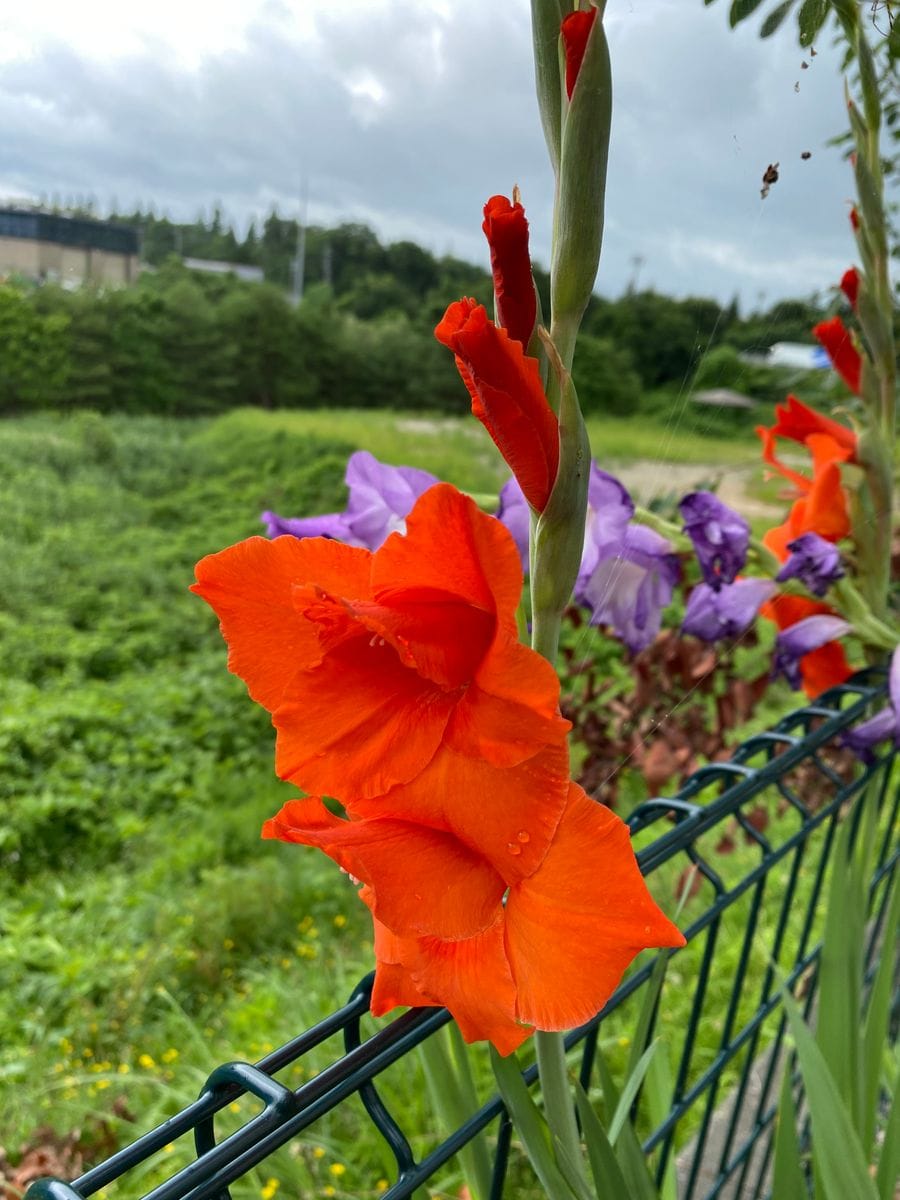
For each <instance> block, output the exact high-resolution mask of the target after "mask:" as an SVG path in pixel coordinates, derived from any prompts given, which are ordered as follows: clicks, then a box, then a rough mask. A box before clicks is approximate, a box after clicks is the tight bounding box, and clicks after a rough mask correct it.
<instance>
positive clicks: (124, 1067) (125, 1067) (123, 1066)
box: [116, 1063, 131, 1075]
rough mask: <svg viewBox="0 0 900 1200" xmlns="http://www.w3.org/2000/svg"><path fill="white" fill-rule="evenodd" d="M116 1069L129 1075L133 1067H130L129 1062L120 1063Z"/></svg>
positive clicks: (122, 1073)
mask: <svg viewBox="0 0 900 1200" xmlns="http://www.w3.org/2000/svg"><path fill="white" fill-rule="evenodd" d="M116 1070H117V1071H118V1072H119V1074H120V1075H127V1074H128V1072H129V1071H130V1070H131V1067H129V1065H128V1063H119V1065H118V1067H117V1068H116Z"/></svg>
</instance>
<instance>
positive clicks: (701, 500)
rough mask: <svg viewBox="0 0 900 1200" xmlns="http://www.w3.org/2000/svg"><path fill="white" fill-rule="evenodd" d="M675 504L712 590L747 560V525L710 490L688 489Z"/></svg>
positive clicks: (727, 579)
mask: <svg viewBox="0 0 900 1200" xmlns="http://www.w3.org/2000/svg"><path fill="white" fill-rule="evenodd" d="M678 507H679V509H680V511H681V516H682V519H683V520H684V530H685V533H686V534H687V535H688V537H689V538H690V539H691V541H692V542H693V543H694V550H695V551H696V552H697V559H698V561H699V563H700V570H701V571H702V572H703V578H704V579H705V581H706V582H707V583H708V584H709V586H710V587H711V588H712V589H713V590H714V591H718V589H719V588H720V587H722V586H723V584H727V583H733V582H734V580H735V577H736V576H737V573H738V571H740V570H741V569H742V568H743V566H744V563H745V562H746V561H747V547H748V546H749V544H750V526H749V525H748V524H747V522H746V521H745V520H744V518H743V517H742V516H741V515H740V513H736V512H735V511H734V509H732V508H729V507H728V505H727V504H723V503H722V501H721V500H720V499H719V497H718V496H716V495H714V494H713V493H712V492H691V494H690V495H689V496H685V497H684V499H683V500H682V501H681V503H680V504H679V505H678Z"/></svg>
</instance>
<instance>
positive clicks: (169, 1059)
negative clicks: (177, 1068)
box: [162, 1046, 178, 1063]
mask: <svg viewBox="0 0 900 1200" xmlns="http://www.w3.org/2000/svg"><path fill="white" fill-rule="evenodd" d="M177 1057H178V1051H177V1050H176V1049H175V1047H174V1046H170V1047H169V1049H168V1050H163V1052H162V1060H163V1062H164V1063H173V1062H174V1061H175V1059H176V1058H177Z"/></svg>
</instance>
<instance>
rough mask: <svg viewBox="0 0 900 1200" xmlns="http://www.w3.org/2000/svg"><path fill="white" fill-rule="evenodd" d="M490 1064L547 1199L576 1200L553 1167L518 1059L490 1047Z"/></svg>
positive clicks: (542, 1124)
mask: <svg viewBox="0 0 900 1200" xmlns="http://www.w3.org/2000/svg"><path fill="white" fill-rule="evenodd" d="M491 1065H492V1066H493V1068H494V1076H495V1078H496V1080H497V1086H498V1087H499V1089H500V1095H501V1096H502V1097H503V1103H504V1104H505V1105H506V1107H507V1108H508V1109H509V1115H510V1117H511V1118H512V1122H513V1124H514V1125H515V1127H516V1130H517V1131H518V1134H519V1137H520V1138H521V1139H522V1144H523V1145H524V1147H525V1150H526V1152H527V1154H528V1158H529V1160H530V1161H531V1165H532V1166H533V1167H534V1170H535V1174H536V1175H537V1177H538V1179H539V1180H540V1181H541V1184H542V1185H543V1188H544V1191H545V1192H546V1193H547V1197H548V1200H579V1198H578V1197H577V1196H576V1195H575V1193H574V1192H573V1191H572V1189H571V1187H569V1185H568V1183H567V1182H566V1179H565V1176H564V1175H563V1173H562V1172H561V1171H560V1169H559V1167H558V1166H557V1165H556V1161H555V1159H554V1157H553V1153H552V1151H551V1149H550V1145H549V1142H548V1134H547V1124H546V1122H545V1121H544V1118H543V1116H542V1114H541V1112H540V1111H539V1109H538V1107H537V1105H536V1104H535V1102H534V1099H533V1098H532V1095H531V1093H530V1092H529V1090H528V1087H527V1085H526V1083H525V1080H524V1079H523V1078H522V1073H521V1071H520V1070H519V1062H518V1059H517V1058H516V1056H515V1055H514V1054H510V1055H509V1057H508V1058H503V1057H502V1056H501V1055H500V1054H498V1053H497V1051H496V1050H495V1049H494V1047H493V1046H491Z"/></svg>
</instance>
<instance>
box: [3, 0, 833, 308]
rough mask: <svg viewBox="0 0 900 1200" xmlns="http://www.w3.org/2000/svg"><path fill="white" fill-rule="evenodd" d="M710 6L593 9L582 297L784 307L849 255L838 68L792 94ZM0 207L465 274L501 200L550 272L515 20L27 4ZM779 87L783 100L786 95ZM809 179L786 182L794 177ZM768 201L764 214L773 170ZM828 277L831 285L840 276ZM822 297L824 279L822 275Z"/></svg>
mask: <svg viewBox="0 0 900 1200" xmlns="http://www.w3.org/2000/svg"><path fill="white" fill-rule="evenodd" d="M727 13H728V5H727V3H726V2H725V0H720V2H719V3H718V4H714V5H712V6H711V7H710V8H708V9H707V8H704V7H703V6H702V5H701V4H700V3H699V0H696V3H695V4H694V5H689V4H687V3H686V0H682V2H681V3H679V4H674V3H673V2H672V0H621V3H617V4H616V5H610V6H609V17H608V25H609V34H610V43H611V51H612V59H613V73H614V89H615V103H614V116H613V139H612V147H611V154H610V172H609V192H608V205H607V237H606V244H605V247H604V253H603V260H602V262H601V269H600V276H599V281H598V286H599V289H600V290H601V291H602V292H604V293H605V294H617V293H618V292H620V291H621V290H622V289H623V288H624V286H625V285H626V283H627V282H628V280H629V279H630V278H631V276H632V275H633V272H634V263H633V260H634V259H635V257H640V258H641V259H642V260H643V262H642V266H641V276H640V278H641V283H642V284H647V285H649V284H653V285H654V286H656V287H657V288H658V289H659V290H662V291H668V292H671V293H673V294H681V295H684V294H688V293H693V294H704V293H705V294H713V295H716V296H718V297H720V298H721V299H723V300H728V299H729V298H730V297H731V296H732V295H733V294H734V293H735V292H741V293H742V294H743V295H744V297H745V299H753V298H755V297H756V295H757V294H758V292H759V290H760V289H761V287H762V286H763V277H764V278H765V281H766V282H765V286H766V287H767V288H768V289H769V290H770V295H772V296H774V295H776V294H788V293H793V294H804V293H807V292H809V291H810V290H812V289H813V288H816V287H823V286H826V284H827V283H828V282H829V281H830V278H831V275H832V273H833V271H834V268H835V264H838V265H841V264H846V263H847V262H848V261H849V259H850V257H851V255H852V243H851V241H850V238H849V235H848V232H847V225H846V220H845V212H846V204H845V199H846V196H847V195H848V193H849V191H850V188H851V180H850V176H849V171H848V170H847V169H846V167H845V166H844V165H843V164H842V162H841V160H840V155H839V153H838V152H837V151H835V150H834V149H828V148H826V146H825V143H826V141H827V139H828V138H829V137H830V136H832V135H833V134H834V133H836V132H838V131H839V130H840V128H841V126H842V124H843V121H844V114H843V102H842V89H841V84H840V81H839V79H838V76H837V73H836V66H835V61H836V60H835V54H834V53H833V52H832V51H831V50H830V48H829V47H828V46H827V45H825V46H823V47H822V48H821V51H820V54H819V55H818V56H817V57H816V59H815V60H814V61H812V62H811V64H810V66H809V69H808V70H806V71H802V70H801V66H800V64H801V61H802V55H801V52H800V51H799V50H798V49H797V47H796V45H795V43H794V40H793V38H792V37H791V36H790V34H789V33H787V32H785V33H784V34H782V35H779V37H777V38H775V39H772V40H770V41H769V42H766V43H760V42H759V41H758V39H757V37H756V31H755V29H753V28H751V23H748V24H747V26H745V27H742V28H741V29H739V30H737V31H734V32H733V31H730V30H729V29H728V24H727ZM0 61H2V62H3V63H4V67H3V71H2V72H0V124H2V127H3V129H4V176H5V183H4V185H3V191H4V192H5V193H7V194H9V193H12V194H15V195H23V194H32V195H40V194H41V193H44V194H46V195H48V196H49V195H52V194H54V193H56V194H58V195H60V196H63V197H66V196H72V195H82V196H83V195H87V194H94V195H95V196H96V197H98V198H99V200H100V201H101V203H103V202H106V201H107V200H108V199H109V197H111V196H115V197H116V198H117V199H118V201H119V202H120V203H121V204H131V203H134V202H137V201H138V200H140V201H144V202H149V201H151V200H152V201H154V202H155V203H156V205H157V207H163V208H165V209H167V210H168V211H170V212H171V213H172V215H173V216H176V217H180V218H182V219H184V218H192V217H194V216H195V215H196V213H197V212H198V210H200V209H201V208H203V209H208V208H209V206H210V204H211V203H212V202H213V201H215V200H219V201H221V202H222V204H223V205H224V208H225V210H226V212H227V213H229V214H230V215H231V216H232V217H234V218H237V219H239V220H240V221H241V222H245V221H246V220H248V219H249V218H250V216H251V215H257V216H258V215H264V212H265V210H266V208H267V207H268V206H269V205H270V204H271V203H272V201H273V199H274V200H276V201H278V202H279V203H280V205H281V206H282V207H283V208H284V209H285V210H286V211H293V212H296V211H297V208H298V204H299V197H298V192H299V180H300V177H301V176H302V177H304V178H305V179H306V180H307V184H308V188H309V211H310V215H311V219H313V220H319V221H329V222H331V221H337V220H340V219H352V220H368V221H370V223H372V224H373V226H374V227H375V228H376V230H377V231H378V232H379V234H381V235H382V236H384V237H389V238H403V237H411V238H415V239H418V240H421V241H422V242H423V244H425V245H427V246H429V247H430V248H431V249H433V250H435V251H437V252H446V251H447V250H452V251H453V252H455V253H457V254H460V255H464V256H471V257H477V258H479V259H481V260H482V261H486V252H485V249H484V246H483V241H482V237H481V232H480V223H481V207H482V205H483V203H484V201H485V199H486V198H487V197H488V196H490V195H492V194H494V193H496V192H506V193H507V194H508V193H509V191H510V189H511V188H512V185H513V184H514V183H519V184H520V185H521V187H522V191H523V196H524V199H525V203H526V207H527V209H528V212H529V217H530V220H531V228H532V245H533V248H534V252H535V256H536V257H537V258H538V259H539V260H541V261H542V262H543V263H544V264H546V263H547V262H548V261H549V228H550V219H551V206H552V188H553V185H552V179H551V176H550V170H549V165H548V163H547V157H546V150H545V147H544V144H543V137H542V134H541V131H540V124H539V121H538V115H537V105H536V101H535V98H534V94H533V68H532V64H531V36H530V22H529V16H528V4H527V0H514V3H511V4H505V5H495V4H485V3H484V2H483V0H453V2H452V3H451V2H450V0H357V2H356V3H354V4H353V5H352V6H347V5H336V4H334V3H333V0H217V3H216V4H215V5H212V4H211V3H210V2H209V0H188V2H187V3H186V2H185V0H154V4H153V5H152V6H149V5H148V6H140V7H138V6H136V5H133V4H130V3H123V2H122V0H82V3H81V4H80V5H78V6H73V5H72V4H71V0H66V2H65V3H63V2H62V0H30V3H28V4H23V5H18V6H15V8H14V9H13V10H12V12H7V13H6V14H5V15H4V18H3V22H2V26H0ZM796 82H799V83H800V91H799V92H796V91H795V90H794V85H795V83H796ZM804 150H810V151H812V158H811V159H810V160H808V161H802V160H801V157H800V155H801V152H802V151H804ZM776 160H777V161H779V162H780V163H781V174H782V178H781V180H780V181H779V183H778V184H777V185H776V187H774V188H773V189H772V193H771V195H770V196H769V198H768V199H767V200H766V201H765V202H761V201H760V198H759V187H760V177H761V175H762V172H763V170H764V169H765V166H766V165H767V163H768V162H774V161H776ZM842 269H843V266H842V265H841V270H842ZM840 273H841V272H840V271H838V275H839V274H840Z"/></svg>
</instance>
